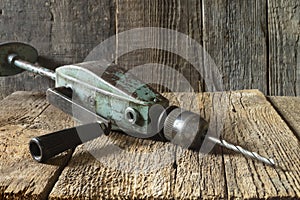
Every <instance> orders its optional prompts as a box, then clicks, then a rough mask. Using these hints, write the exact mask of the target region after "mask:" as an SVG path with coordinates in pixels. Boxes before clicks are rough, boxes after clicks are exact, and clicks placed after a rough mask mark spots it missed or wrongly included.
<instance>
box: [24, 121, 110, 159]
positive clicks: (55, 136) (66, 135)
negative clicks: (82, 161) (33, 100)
mask: <svg viewBox="0 0 300 200" xmlns="http://www.w3.org/2000/svg"><path fill="white" fill-rule="evenodd" d="M109 132H110V127H108V126H106V125H105V124H104V123H91V124H86V125H82V126H77V127H73V128H69V129H65V130H61V131H57V132H54V133H49V134H47V135H43V136H39V137H35V138H32V139H31V140H30V142H29V150H30V153H31V156H32V158H33V159H34V160H36V161H37V162H45V161H47V160H48V159H49V158H52V157H54V156H56V155H57V154H59V153H62V152H64V151H66V150H68V149H73V148H75V147H77V146H78V145H80V144H82V143H85V142H87V141H90V140H93V139H95V138H97V137H100V136H101V135H102V134H108V133H109Z"/></svg>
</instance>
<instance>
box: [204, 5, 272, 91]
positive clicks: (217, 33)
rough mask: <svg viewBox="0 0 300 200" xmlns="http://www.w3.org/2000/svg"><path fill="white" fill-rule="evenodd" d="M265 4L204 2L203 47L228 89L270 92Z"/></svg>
mask: <svg viewBox="0 0 300 200" xmlns="http://www.w3.org/2000/svg"><path fill="white" fill-rule="evenodd" d="M266 6H267V5H266V1H263V0H259V1H219V0H213V1H210V0H203V8H202V9H203V16H204V20H203V46H204V49H205V51H206V52H208V54H209V55H210V56H211V57H212V59H213V60H214V61H215V63H216V65H217V66H218V67H219V70H220V71H221V73H222V75H223V82H224V88H225V90H230V89H234V90H238V89H250V88H253V89H259V90H260V91H262V92H263V93H265V94H266V93H267V70H268V69H267V55H268V52H267V20H266V16H267V13H266V10H267V9H266Z"/></svg>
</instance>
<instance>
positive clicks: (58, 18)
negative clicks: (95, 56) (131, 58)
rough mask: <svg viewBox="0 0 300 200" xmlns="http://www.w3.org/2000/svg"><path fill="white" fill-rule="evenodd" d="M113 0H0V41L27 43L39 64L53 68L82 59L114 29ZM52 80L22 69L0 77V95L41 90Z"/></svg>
mask: <svg viewBox="0 0 300 200" xmlns="http://www.w3.org/2000/svg"><path fill="white" fill-rule="evenodd" d="M114 16H115V2H114V0H96V1H88V2H86V1H72V0H60V1H53V0H51V1H45V0H43V1H40V0H30V1H19V0H0V42H6V41H21V42H27V43H30V44H31V45H32V46H34V47H35V48H36V49H37V50H38V52H39V55H40V57H39V60H38V62H39V64H41V65H42V66H45V67H47V68H51V69H53V68H56V67H58V66H60V65H63V64H70V63H77V62H82V61H83V60H84V58H85V57H86V56H87V55H88V53H89V52H90V51H91V50H92V49H93V48H94V47H95V46H96V45H98V44H99V43H100V42H102V41H103V40H105V39H107V38H108V37H109V36H111V35H112V34H114V33H115V31H114V30H115V25H114V21H115V20H114ZM51 85H53V83H52V80H50V79H47V78H44V77H41V76H39V75H33V74H29V73H25V74H22V75H18V76H13V77H0V99H2V98H4V97H5V96H7V95H8V94H10V93H12V92H13V91H16V90H27V91H28V90H42V91H44V90H45V89H47V88H48V87H49V86H51Z"/></svg>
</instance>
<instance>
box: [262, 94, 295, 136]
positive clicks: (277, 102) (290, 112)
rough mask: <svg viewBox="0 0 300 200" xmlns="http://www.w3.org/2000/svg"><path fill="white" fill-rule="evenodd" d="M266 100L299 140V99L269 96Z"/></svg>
mask: <svg viewBox="0 0 300 200" xmlns="http://www.w3.org/2000/svg"><path fill="white" fill-rule="evenodd" d="M268 99H269V100H270V101H271V103H272V105H273V106H274V107H275V108H276V110H277V111H278V112H279V113H280V115H281V116H282V118H283V119H284V120H285V122H286V123H287V124H288V125H289V126H290V128H291V129H292V130H293V131H294V133H295V135H297V136H298V138H300V107H299V106H300V98H299V97H279V96H271V97H268ZM299 140H300V139H299Z"/></svg>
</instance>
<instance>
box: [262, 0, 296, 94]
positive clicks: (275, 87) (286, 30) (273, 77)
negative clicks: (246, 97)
mask: <svg viewBox="0 0 300 200" xmlns="http://www.w3.org/2000/svg"><path fill="white" fill-rule="evenodd" d="M299 6H300V2H299V1H297V0H289V1H268V22H269V23H268V29H269V56H270V59H269V65H270V66H269V70H270V81H269V88H270V94H271V95H274V96H296V95H298V96H299V95H300V62H299V60H300V53H299V52H300V28H299V27H300V26H299V23H300V9H299Z"/></svg>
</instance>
